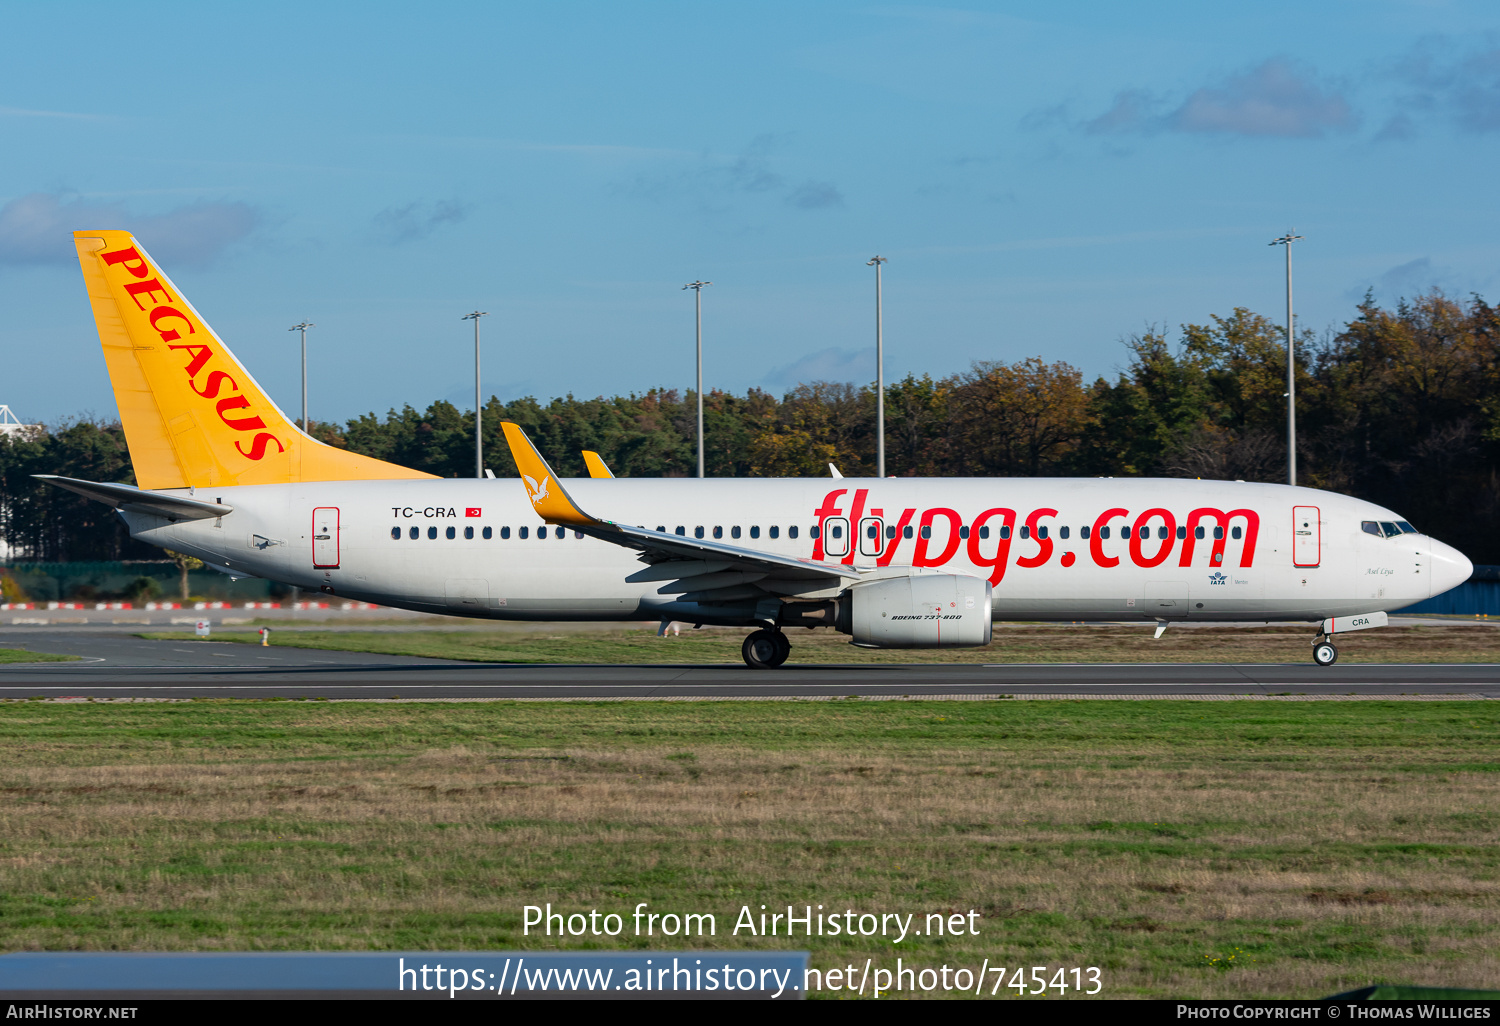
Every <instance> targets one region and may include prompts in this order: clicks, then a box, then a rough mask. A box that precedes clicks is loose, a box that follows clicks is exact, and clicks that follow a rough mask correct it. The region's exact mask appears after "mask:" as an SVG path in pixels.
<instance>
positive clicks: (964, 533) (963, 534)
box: [958, 524, 969, 538]
mask: <svg viewBox="0 0 1500 1026" xmlns="http://www.w3.org/2000/svg"><path fill="white" fill-rule="evenodd" d="M958 536H959V537H960V538H967V537H968V536H969V525H968V524H965V525H964V526H962V527H960V528H959V529H958Z"/></svg>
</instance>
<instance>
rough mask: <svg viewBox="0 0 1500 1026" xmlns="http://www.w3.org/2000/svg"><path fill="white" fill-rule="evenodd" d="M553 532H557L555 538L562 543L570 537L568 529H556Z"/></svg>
mask: <svg viewBox="0 0 1500 1026" xmlns="http://www.w3.org/2000/svg"><path fill="white" fill-rule="evenodd" d="M552 530H553V531H554V532H555V534H554V537H556V538H557V540H558V541H561V540H562V539H564V538H566V537H567V536H568V529H567V528H566V527H554V528H553V529H552Z"/></svg>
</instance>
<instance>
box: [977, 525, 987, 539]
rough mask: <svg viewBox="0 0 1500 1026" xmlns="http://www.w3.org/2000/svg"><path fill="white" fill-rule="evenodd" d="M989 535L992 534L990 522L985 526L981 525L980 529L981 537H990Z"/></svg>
mask: <svg viewBox="0 0 1500 1026" xmlns="http://www.w3.org/2000/svg"><path fill="white" fill-rule="evenodd" d="M989 536H990V525H989V524H985V525H984V526H983V527H981V528H980V529H979V537H980V538H988V537H989Z"/></svg>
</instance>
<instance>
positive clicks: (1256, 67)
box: [0, 0, 1500, 422]
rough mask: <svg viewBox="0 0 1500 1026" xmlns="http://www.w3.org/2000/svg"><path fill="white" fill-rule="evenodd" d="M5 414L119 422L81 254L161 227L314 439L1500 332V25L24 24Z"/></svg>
mask: <svg viewBox="0 0 1500 1026" xmlns="http://www.w3.org/2000/svg"><path fill="white" fill-rule="evenodd" d="M5 26H6V32H5V35H6V38H7V41H8V45H7V47H6V54H5V57H4V58H3V63H0V152H3V153H4V155H5V159H4V160H3V161H0V345H3V347H4V352H5V355H6V363H5V367H6V373H5V374H4V377H3V381H4V387H3V389H0V402H3V403H9V404H10V405H11V406H13V407H14V408H15V409H16V410H17V412H18V413H20V414H21V415H22V416H23V418H25V419H28V420H45V421H49V422H50V421H55V420H57V419H59V418H62V417H66V416H69V415H74V414H80V413H91V414H93V415H97V416H112V415H113V412H114V404H113V399H112V396H111V393H110V391H109V385H108V379H107V377H106V374H105V371H104V364H103V360H102V358H101V357H100V354H99V350H98V343H97V338H96V336H95V335H94V332H93V326H92V320H91V318H90V315H89V310H88V304H87V301H86V299H85V296H84V293H83V289H82V285H81V280H80V276H79V273H78V268H77V265H76V261H75V258H74V256H73V252H72V246H71V242H70V238H69V234H68V233H69V232H71V231H72V230H73V229H75V228H113V227H123V228H127V229H129V230H132V231H134V232H135V233H136V234H137V236H138V237H139V238H140V240H141V241H142V242H143V244H144V245H145V246H146V247H147V249H149V250H150V251H151V252H152V254H153V255H154V256H155V257H157V258H158V260H160V261H161V262H162V263H163V264H164V265H165V267H166V269H167V271H168V273H169V274H171V275H172V276H173V278H174V279H175V280H176V281H177V284H178V285H179V286H180V287H181V288H182V289H183V290H184V292H185V293H186V294H187V295H188V297H189V298H190V299H191V300H192V301H193V302H194V304H195V305H196V306H197V307H198V309H199V310H200V312H202V313H203V314H204V316H205V317H207V318H208V320H209V322H210V323H211V324H213V326H214V327H215V329H216V330H217V331H218V332H219V334H220V335H221V336H222V337H223V338H224V339H225V341H226V342H228V343H229V345H230V346H231V347H232V348H233V349H234V350H235V352H236V353H237V354H238V355H239V356H240V358H241V359H242V360H243V361H244V362H245V363H246V364H247V365H248V366H249V367H250V369H251V371H252V373H254V374H255V375H256V376H257V378H259V379H260V381H261V382H262V383H263V384H264V385H266V386H267V387H268V388H269V389H270V390H271V392H272V394H273V395H274V396H276V397H277V399H278V401H279V402H280V403H281V404H282V405H283V406H284V407H285V408H287V409H289V410H291V409H294V408H295V407H296V405H297V399H296V396H297V391H298V370H297V367H298V365H297V352H296V335H295V334H292V333H288V332H287V330H286V329H287V327H288V326H289V325H291V324H293V323H296V322H297V321H300V320H303V319H307V320H310V321H313V322H315V323H316V324H317V327H316V328H315V329H313V331H312V332H310V333H309V341H310V348H311V352H312V356H311V367H312V371H311V379H312V383H311V388H310V391H311V403H312V412H313V416H314V418H315V419H330V418H337V419H343V418H346V417H349V416H352V415H356V414H358V413H361V412H365V411H369V410H375V411H379V412H384V411H385V410H386V409H387V408H389V407H391V406H399V405H401V404H402V403H407V402H410V403H413V404H415V405H419V406H421V405H425V404H426V403H428V402H429V401H431V400H433V399H436V398H449V399H452V400H454V401H456V402H458V403H460V405H472V389H473V385H472V362H471V360H472V355H471V344H472V343H471V339H472V336H471V334H470V333H469V326H468V325H467V324H465V323H463V322H462V321H461V320H460V317H461V316H462V315H463V314H464V313H466V312H468V311H470V310H473V309H475V308H476V307H478V308H479V309H483V310H487V311H489V312H490V316H489V317H487V318H486V319H485V320H484V322H483V330H484V337H485V373H484V388H485V394H486V395H489V394H491V393H494V394H498V395H499V396H501V397H502V398H505V399H510V398H514V397H516V396H519V395H525V394H535V395H537V396H539V397H541V398H544V399H545V398H548V397H551V396H553V395H562V394H567V393H573V394H575V395H579V396H592V395H598V394H614V393H618V392H628V391H632V390H634V391H642V390H645V389H647V388H650V387H652V386H655V385H664V386H668V387H679V388H683V387H686V386H688V385H690V383H691V381H692V374H693V364H692V342H693V338H692V300H691V295H692V294H691V293H689V292H683V291H682V290H681V286H682V284H683V283H684V282H687V281H691V280H693V279H695V278H705V279H709V280H712V281H713V282H714V284H713V286H712V287H710V288H708V289H707V290H705V292H704V307H705V315H704V322H705V348H706V351H707V358H706V370H705V380H706V382H707V383H708V384H709V385H710V387H722V388H729V389H733V390H735V391H742V390H744V389H745V388H746V387H748V386H752V385H758V386H761V387H767V388H771V389H772V390H775V391H781V390H783V389H785V388H787V387H789V386H791V385H793V384H795V383H796V382H797V381H798V380H802V379H812V378H819V377H821V378H828V379H834V380H868V379H870V378H872V377H873V373H874V371H873V333H874V332H873V280H872V272H871V270H870V269H869V268H868V267H866V266H865V261H866V260H867V259H868V258H869V257H870V256H871V255H873V254H875V253H877V252H878V253H880V254H882V255H884V256H886V257H888V258H889V260H890V263H889V264H887V265H886V270H885V282H886V290H885V295H886V343H887V350H886V351H887V374H888V376H890V377H898V376H900V375H902V374H905V373H907V372H916V373H922V372H930V373H932V374H934V375H943V374H949V373H952V372H954V371H959V370H962V369H965V368H966V367H967V366H968V365H969V364H970V362H971V361H974V360H1016V359H1020V358H1023V357H1026V356H1032V355H1038V354H1040V355H1042V356H1044V357H1046V358H1047V359H1063V360H1067V361H1070V362H1071V363H1073V364H1075V365H1077V366H1078V367H1080V368H1082V370H1083V371H1084V372H1085V374H1086V375H1088V376H1091V377H1092V376H1094V375H1097V374H1108V373H1111V372H1112V371H1113V370H1114V369H1116V368H1117V367H1118V366H1119V365H1120V364H1121V363H1122V362H1123V351H1122V349H1121V347H1120V345H1119V340H1120V338H1121V337H1122V336H1125V335H1128V334H1130V333H1132V332H1136V331H1139V330H1142V329H1143V328H1144V327H1146V326H1147V325H1151V324H1156V325H1167V326H1168V327H1169V328H1172V329H1174V330H1175V326H1176V325H1178V324H1180V323H1183V322H1188V321H1193V322H1201V321H1203V320H1205V319H1206V318H1207V317H1208V316H1209V315H1210V314H1213V313H1227V312H1228V311H1229V310H1230V309H1231V308H1232V307H1233V306H1236V305H1244V306H1249V307H1250V308H1252V309H1255V310H1258V311H1261V312H1263V313H1266V314H1268V315H1272V316H1278V317H1279V316H1280V311H1281V309H1282V304H1283V298H1282V291H1281V289H1282V267H1281V255H1280V250H1279V249H1273V248H1271V247H1268V246H1267V244H1266V243H1267V242H1268V241H1269V240H1270V239H1272V238H1274V237H1275V236H1276V235H1279V234H1281V233H1282V232H1284V231H1286V230H1287V229H1288V228H1295V229H1296V231H1297V233H1298V234H1301V235H1304V236H1306V240H1305V241H1304V242H1301V243H1298V248H1297V250H1296V253H1295V259H1296V268H1297V297H1298V304H1297V305H1298V311H1299V319H1300V321H1301V323H1302V324H1303V325H1304V326H1310V327H1313V328H1317V329H1319V330H1322V329H1325V328H1327V327H1330V326H1337V325H1338V324H1340V323H1342V321H1343V320H1344V319H1346V318H1347V317H1348V316H1349V315H1350V314H1351V313H1352V310H1353V305H1354V303H1355V301H1356V300H1357V299H1358V297H1359V296H1360V294H1362V293H1363V291H1364V290H1365V289H1366V288H1374V289H1375V290H1376V294H1377V296H1378V297H1379V298H1381V299H1382V300H1385V301H1394V300H1395V299H1396V298H1397V297H1399V296H1401V295H1403V294H1405V295H1410V294H1413V293H1415V292H1416V291H1419V290H1421V289H1424V288H1427V287H1429V286H1434V285H1436V286H1440V287H1442V288H1445V289H1447V290H1449V291H1450V292H1452V293H1453V294H1455V295H1459V296H1463V295H1466V294H1467V293H1468V292H1470V291H1478V292H1481V293H1483V294H1485V295H1487V296H1488V297H1489V298H1490V299H1492V300H1493V299H1496V298H1500V233H1497V231H1496V228H1497V223H1496V222H1497V212H1496V202H1495V196H1496V185H1495V183H1496V180H1497V177H1496V171H1495V168H1496V166H1497V160H1496V158H1497V156H1500V5H1495V4H1492V3H1489V4H1484V3H1477V2H1452V3H1444V2H1437V0H1433V2H1396V0H1364V2H1360V3H1334V2H1330V3H1321V4H1312V5H1309V4H1306V3H1276V2H1264V3H1259V4H1254V5H1250V4H1240V5H1227V4H1203V3H1159V4H1153V5H1136V4H1132V5H1122V4H1113V3H1083V2H1078V3H1066V2H1054V3H1049V4H1019V3H991V4H970V5H968V6H939V5H928V4H905V5H878V4H877V5H871V4H859V3H833V2H830V3H820V4H811V5H809V4H807V3H795V4H794V3H786V4H778V3H760V4H736V5H728V4H720V5H713V4H687V3H650V4H635V5H626V4H619V3H560V2H549V3H534V4H531V3H514V4H501V3H485V4H473V5H462V4H441V3H437V4H426V5H411V4H401V5H394V4H380V3H361V4H328V3H325V4H317V5H308V4H281V3H274V2H267V3H261V4H257V5H243V4H242V5H214V6H210V5H206V4H184V5H171V4H150V3H138V4H118V3H115V4H107V5H104V4H100V5H90V4H67V3H55V2H49V3H35V4H28V3H12V4H8V5H7V6H6V14H5Z"/></svg>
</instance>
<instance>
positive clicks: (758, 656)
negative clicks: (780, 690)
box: [740, 629, 791, 670]
mask: <svg viewBox="0 0 1500 1026" xmlns="http://www.w3.org/2000/svg"><path fill="white" fill-rule="evenodd" d="M777 636H778V635H777V632H776V631H768V630H764V629H762V630H758V631H754V632H753V633H751V634H750V635H749V636H747V637H746V638H745V643H744V644H743V645H741V646H740V655H742V656H744V659H745V665H746V666H748V667H750V669H752V670H769V669H771V668H772V667H773V666H778V665H780V663H781V660H782V659H785V658H786V656H785V655H782V652H781V645H780V644H778V643H777V641H776V638H777ZM787 650H788V651H790V650H791V646H790V645H788V646H787ZM778 656H780V658H777V657H778Z"/></svg>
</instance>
